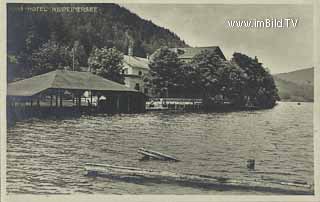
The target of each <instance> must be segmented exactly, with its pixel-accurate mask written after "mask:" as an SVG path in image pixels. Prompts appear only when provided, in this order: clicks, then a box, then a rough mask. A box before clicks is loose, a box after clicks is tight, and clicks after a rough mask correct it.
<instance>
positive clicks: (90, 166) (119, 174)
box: [85, 163, 314, 195]
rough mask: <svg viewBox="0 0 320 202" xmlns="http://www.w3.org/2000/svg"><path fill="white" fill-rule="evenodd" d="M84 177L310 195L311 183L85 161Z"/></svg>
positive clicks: (311, 191)
mask: <svg viewBox="0 0 320 202" xmlns="http://www.w3.org/2000/svg"><path fill="white" fill-rule="evenodd" d="M85 170H86V175H87V176H93V177H107V178H111V179H118V180H125V181H128V182H137V181H139V182H140V183H143V182H150V181H151V182H153V183H175V184H179V185H183V186H193V187H197V188H198V187H205V188H212V189H219V190H228V189H229V190H230V189H242V190H255V191H262V192H272V193H274V192H279V193H287V194H304V195H312V194H314V190H313V186H312V185H309V184H307V183H304V182H286V181H275V180H264V179H261V180H258V179H255V180H236V179H231V178H226V177H220V176H208V175H199V174H187V173H180V174H179V173H175V172H170V171H160V170H153V169H142V168H136V167H125V166H117V165H109V164H95V163H87V164H85Z"/></svg>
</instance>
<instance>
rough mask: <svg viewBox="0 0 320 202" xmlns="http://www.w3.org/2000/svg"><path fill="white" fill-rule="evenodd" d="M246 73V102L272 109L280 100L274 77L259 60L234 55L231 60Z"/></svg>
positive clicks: (244, 92) (243, 92)
mask: <svg viewBox="0 0 320 202" xmlns="http://www.w3.org/2000/svg"><path fill="white" fill-rule="evenodd" d="M231 60H232V61H233V62H234V63H236V64H237V65H238V66H239V68H241V69H242V70H243V71H244V74H245V77H246V81H245V87H244V89H243V91H242V94H243V96H244V97H245V98H246V102H247V103H249V104H252V105H254V106H257V107H261V108H271V107H273V106H274V105H275V103H276V101H277V100H279V96H278V89H277V87H276V85H275V82H274V79H273V77H272V75H271V74H270V73H269V72H268V71H267V70H266V69H265V68H264V67H263V65H262V63H260V62H259V61H258V58H257V57H255V58H254V59H253V58H251V57H248V56H247V55H244V54H241V53H234V54H233V58H232V59H231Z"/></svg>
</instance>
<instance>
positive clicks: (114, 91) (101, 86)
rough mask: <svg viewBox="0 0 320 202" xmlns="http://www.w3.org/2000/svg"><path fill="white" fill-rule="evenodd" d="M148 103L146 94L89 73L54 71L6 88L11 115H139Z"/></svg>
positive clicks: (13, 83)
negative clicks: (85, 113)
mask: <svg viewBox="0 0 320 202" xmlns="http://www.w3.org/2000/svg"><path fill="white" fill-rule="evenodd" d="M145 100H146V96H145V95H144V94H143V93H141V92H139V91H137V90H134V89H130V88H128V87H126V86H125V85H121V84H119V83H116V82H113V81H110V80H108V79H105V78H102V77H100V76H98V75H95V74H92V73H90V72H76V71H66V70H55V71H51V72H48V73H46V74H42V75H38V76H34V77H31V78H28V79H24V80H20V81H16V82H12V83H9V84H8V86H7V109H8V116H10V114H9V113H14V115H19V116H21V115H22V116H23V115H27V116H29V115H34V114H39V113H40V114H42V115H43V114H50V113H54V114H57V113H60V114H61V113H62V114H69V113H71V112H72V113H79V112H80V113H83V112H90V113H140V112H144V111H145Z"/></svg>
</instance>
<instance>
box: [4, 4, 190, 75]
mask: <svg viewBox="0 0 320 202" xmlns="http://www.w3.org/2000/svg"><path fill="white" fill-rule="evenodd" d="M31 6H32V7H37V6H41V7H47V8H52V7H79V6H83V7H97V8H98V9H97V12H91V13H76V12H31V11H26V9H25V10H24V11H22V10H19V8H21V7H24V8H26V7H31ZM7 23H8V26H7V52H8V80H9V81H10V80H14V79H16V78H24V77H29V76H32V66H33V64H32V61H33V60H32V57H33V56H34V55H37V53H38V52H39V49H41V50H42V51H43V50H44V49H46V47H52V46H51V45H50V44H55V45H56V47H58V48H57V51H60V52H61V50H63V51H67V52H68V53H69V52H71V51H72V48H74V49H75V50H76V51H77V52H76V64H77V67H80V66H83V67H86V66H88V57H89V56H90V53H91V51H92V50H93V48H95V47H96V48H102V47H115V48H117V49H118V50H120V51H121V52H123V53H124V54H127V50H128V46H129V44H131V45H132V46H133V49H134V55H136V56H141V57H145V56H146V55H148V54H152V53H153V52H154V51H155V50H157V49H158V48H160V47H162V46H168V47H185V46H187V45H186V43H185V42H184V41H183V40H181V39H180V38H179V37H178V36H177V35H176V34H174V33H172V32H171V31H169V30H168V29H165V28H162V27H159V26H157V25H155V24H153V23H152V22H151V21H147V20H143V19H141V18H140V17H139V16H137V15H136V14H134V13H132V12H130V11H129V10H127V9H125V8H123V7H121V6H119V5H116V4H8V12H7ZM68 57H70V54H67V55H66V58H68ZM71 60H72V58H69V59H68V61H69V62H67V63H68V65H70V62H71Z"/></svg>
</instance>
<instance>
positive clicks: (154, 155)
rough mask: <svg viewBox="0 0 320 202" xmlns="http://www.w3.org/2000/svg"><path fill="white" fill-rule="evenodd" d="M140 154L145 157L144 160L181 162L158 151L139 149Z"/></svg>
mask: <svg viewBox="0 0 320 202" xmlns="http://www.w3.org/2000/svg"><path fill="white" fill-rule="evenodd" d="M138 153H140V154H142V155H143V160H146V159H157V160H164V161H179V160H178V159H176V158H175V157H173V156H170V155H167V154H163V153H160V152H157V151H152V150H148V149H145V148H139V150H138Z"/></svg>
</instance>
